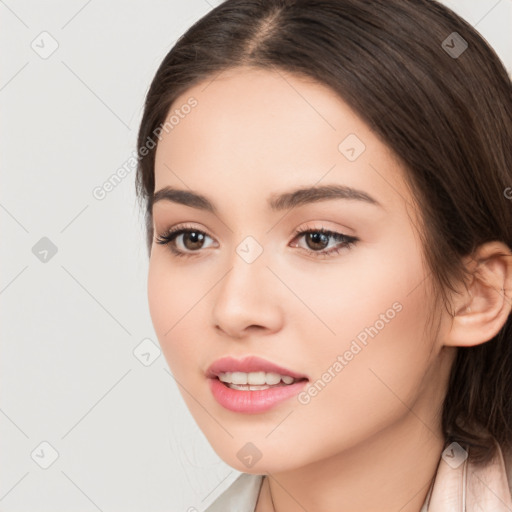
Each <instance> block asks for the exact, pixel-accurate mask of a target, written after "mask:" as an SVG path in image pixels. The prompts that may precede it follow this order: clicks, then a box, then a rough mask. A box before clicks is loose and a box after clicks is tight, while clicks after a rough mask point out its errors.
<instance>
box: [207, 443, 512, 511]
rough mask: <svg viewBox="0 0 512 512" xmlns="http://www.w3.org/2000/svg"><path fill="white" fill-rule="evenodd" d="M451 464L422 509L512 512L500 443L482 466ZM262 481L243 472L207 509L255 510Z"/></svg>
mask: <svg viewBox="0 0 512 512" xmlns="http://www.w3.org/2000/svg"><path fill="white" fill-rule="evenodd" d="M452 465H453V464H452ZM452 465H450V464H448V463H447V462H446V461H445V459H444V458H441V459H440V461H439V465H438V468H437V472H436V477H435V480H434V482H433V485H432V486H431V487H430V490H429V493H428V494H427V497H426V499H425V502H424V504H423V506H422V508H421V510H420V511H419V512H512V497H511V493H512V458H510V457H507V459H505V458H504V456H503V452H502V450H501V448H500V447H499V446H498V449H497V453H496V456H495V457H494V459H493V460H491V461H490V462H489V463H488V464H486V465H484V466H482V467H478V466H476V465H475V464H474V463H473V462H472V460H471V457H468V458H467V459H466V460H465V461H464V462H463V463H461V464H460V465H459V466H457V467H452ZM262 483H263V475H252V474H250V473H242V474H241V475H239V476H238V478H237V479H236V480H235V481H234V482H233V483H232V484H231V485H230V486H229V487H228V488H227V489H225V490H224V491H223V492H222V494H221V495H220V496H218V497H217V499H216V500H215V501H214V502H213V503H212V504H211V505H210V506H209V507H208V508H207V509H206V510H205V511H204V512H254V509H255V508H256V502H257V501H258V495H259V492H260V489H261V485H262Z"/></svg>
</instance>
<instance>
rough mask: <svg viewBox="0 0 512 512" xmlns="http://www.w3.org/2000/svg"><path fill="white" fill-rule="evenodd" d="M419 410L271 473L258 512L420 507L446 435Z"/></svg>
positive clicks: (411, 511)
mask: <svg viewBox="0 0 512 512" xmlns="http://www.w3.org/2000/svg"><path fill="white" fill-rule="evenodd" d="M416 414H417V413H416ZM416 414H414V413H412V412H408V414H407V415H406V416H404V417H403V418H401V419H400V420H399V421H398V422H397V423H395V424H393V425H391V426H390V427H389V428H387V429H386V430H384V431H380V432H379V433H378V434H376V435H374V436H373V437H372V438H370V439H365V441H364V443H361V444H360V445H357V446H354V447H351V448H350V449H349V450H345V451H342V452H340V453H338V454H336V455H335V456H332V457H330V458H328V459H322V460H321V461H318V462H315V463H312V464H309V465H308V466H305V467H301V468H299V469H297V470H293V471H287V472H280V473H273V474H272V475H269V477H268V478H267V480H268V481H267V482H265V484H266V485H265V489H262V496H261V499H260V500H258V504H259V505H260V503H261V505H260V506H258V507H257V508H256V511H257V512H271V511H273V509H275V511H276V512H295V511H297V512H299V511H300V512H304V511H309V512H311V511H315V512H340V510H343V511H350V512H388V511H389V512H396V511H398V510H400V512H419V511H420V509H421V507H422V505H423V503H424V501H425V499H426V497H427V494H428V491H429V488H430V485H431V483H432V480H433V478H434V476H435V474H436V470H437V466H438V464H439V459H440V456H441V452H442V450H443V447H444V439H443V436H442V431H441V427H440V425H435V426H432V425H433V423H430V425H429V426H428V427H427V425H426V424H425V423H424V420H423V419H421V420H420V419H419V418H423V416H421V415H416ZM418 416H419V417H418Z"/></svg>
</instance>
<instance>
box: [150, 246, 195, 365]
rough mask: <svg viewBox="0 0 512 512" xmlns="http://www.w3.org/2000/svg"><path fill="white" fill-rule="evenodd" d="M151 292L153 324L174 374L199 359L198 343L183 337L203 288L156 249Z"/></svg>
mask: <svg viewBox="0 0 512 512" xmlns="http://www.w3.org/2000/svg"><path fill="white" fill-rule="evenodd" d="M187 280H188V284H189V285H188V286H187ZM147 291H148V304H149V312H150V315H151V320H152V323H153V327H154V329H155V333H156V335H157V337H158V340H159V342H160V346H161V348H162V351H163V353H164V356H165V358H166V360H167V363H168V365H169V368H170V369H171V371H172V372H173V374H174V372H175V370H178V371H179V369H180V368H184V367H186V366H187V365H190V364H191V363H192V362H193V361H194V360H195V358H194V357H193V352H194V348H195V350H196V351H197V346H194V344H193V343H191V342H190V341H191V340H190V339H183V337H184V336H186V332H187V330H188V329H187V327H189V325H190V324H189V323H188V322H189V321H190V318H191V315H192V316H193V310H192V309H191V308H193V306H194V304H196V303H197V302H198V299H199V297H200V291H199V290H198V288H197V283H193V282H190V279H187V278H186V276H185V275H184V274H181V273H180V272H179V270H178V269H177V267H174V266H173V265H172V263H169V261H166V258H165V256H163V255H162V254H157V253H156V252H155V253H154V254H152V256H151V260H150V264H149V273H148V290H147ZM187 312H188V313H187ZM183 329H185V332H183ZM188 337H189V338H190V334H189V335H188ZM180 340H181V341H180ZM195 341H196V342H197V341H199V340H195Z"/></svg>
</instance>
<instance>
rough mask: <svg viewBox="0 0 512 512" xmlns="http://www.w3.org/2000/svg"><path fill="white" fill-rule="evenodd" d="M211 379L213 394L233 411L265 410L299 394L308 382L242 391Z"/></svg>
mask: <svg viewBox="0 0 512 512" xmlns="http://www.w3.org/2000/svg"><path fill="white" fill-rule="evenodd" d="M209 380H210V389H211V391H212V394H213V396H214V398H215V400H217V402H219V404H220V405H222V407H224V408H226V409H229V410H230V411H233V412H243V413H258V412H265V411H268V410H270V409H272V408H273V407H275V406H276V405H277V404H279V403H281V402H283V401H284V400H287V399H288V398H291V397H292V396H295V395H297V394H298V393H299V392H300V390H301V389H302V388H303V387H304V386H305V385H306V384H307V383H308V381H307V380H301V381H299V382H294V383H293V384H287V385H285V386H276V387H273V388H267V389H262V390H259V391H242V390H238V389H231V388H229V387H228V386H225V385H224V384H223V383H222V382H221V381H220V380H219V379H217V378H213V379H209Z"/></svg>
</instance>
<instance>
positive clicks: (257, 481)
mask: <svg viewBox="0 0 512 512" xmlns="http://www.w3.org/2000/svg"><path fill="white" fill-rule="evenodd" d="M262 483H263V475H252V474H250V473H242V474H240V475H239V476H238V477H237V478H236V479H235V480H234V481H233V483H231V485H229V487H228V488H227V489H225V490H224V491H223V492H222V493H221V494H220V495H219V496H218V497H217V498H216V499H215V501H213V503H211V505H210V506H209V507H208V508H206V509H205V510H204V511H203V512H226V511H227V510H229V511H230V512H231V511H232V512H254V509H255V507H256V502H257V501H258V496H259V493H260V488H261V484H262Z"/></svg>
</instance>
